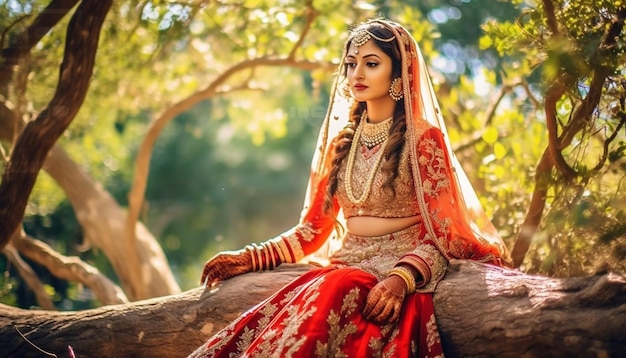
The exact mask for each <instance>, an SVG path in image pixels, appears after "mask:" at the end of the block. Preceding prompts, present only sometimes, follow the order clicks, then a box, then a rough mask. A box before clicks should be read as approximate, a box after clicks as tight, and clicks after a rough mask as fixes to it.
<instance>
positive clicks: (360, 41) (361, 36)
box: [348, 29, 396, 54]
mask: <svg viewBox="0 0 626 358" xmlns="http://www.w3.org/2000/svg"><path fill="white" fill-rule="evenodd" d="M372 37H373V38H375V39H376V40H378V41H382V42H391V41H393V40H395V39H396V37H395V36H391V37H390V38H387V39H384V38H381V37H380V36H376V35H374V34H373V33H371V32H370V31H369V30H367V29H360V30H358V31H356V32H355V33H354V34H353V35H352V36H350V39H348V42H349V43H352V44H353V45H354V47H356V51H354V53H355V54H358V53H359V47H361V46H363V45H364V44H365V43H366V42H367V41H369V40H370V39H371V38H372Z"/></svg>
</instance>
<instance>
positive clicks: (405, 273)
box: [389, 266, 415, 293]
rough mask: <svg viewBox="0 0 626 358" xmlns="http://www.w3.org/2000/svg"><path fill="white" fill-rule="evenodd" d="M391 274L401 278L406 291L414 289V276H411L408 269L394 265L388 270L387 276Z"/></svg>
mask: <svg viewBox="0 0 626 358" xmlns="http://www.w3.org/2000/svg"><path fill="white" fill-rule="evenodd" d="M391 275H396V276H399V277H400V278H401V279H402V280H404V283H406V288H407V292H409V293H411V292H413V291H415V277H413V274H412V273H411V271H409V269H407V268H406V267H402V266H396V267H394V268H393V269H392V270H391V272H389V276H391Z"/></svg>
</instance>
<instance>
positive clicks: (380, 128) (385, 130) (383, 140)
mask: <svg viewBox="0 0 626 358" xmlns="http://www.w3.org/2000/svg"><path fill="white" fill-rule="evenodd" d="M392 120H393V116H392V117H389V118H387V119H385V120H384V121H382V122H378V123H368V122H367V111H365V110H364V111H363V114H362V115H361V121H360V122H359V126H358V128H357V129H356V132H355V133H354V138H353V139H352V145H351V146H350V153H349V154H348V163H347V167H346V178H345V180H344V187H345V190H346V194H347V196H348V199H350V202H352V204H354V205H361V204H363V203H364V202H365V200H367V197H368V196H369V194H370V190H371V189H372V183H373V182H374V177H375V176H376V173H377V172H378V168H379V167H380V164H381V163H382V161H383V157H384V156H385V154H384V152H385V147H386V146H387V139H388V138H389V129H390V128H391V123H392ZM359 143H363V145H364V146H366V147H367V148H368V149H372V148H374V147H375V146H377V145H380V148H378V151H379V152H380V153H379V154H378V159H377V160H376V163H375V164H374V166H373V168H372V170H371V171H370V173H369V176H368V177H367V182H366V183H365V187H364V188H363V192H362V193H361V196H360V197H358V198H357V197H355V196H354V192H353V191H352V169H353V168H354V162H355V160H356V150H357V147H359Z"/></svg>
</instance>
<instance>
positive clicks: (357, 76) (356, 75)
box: [352, 64, 363, 81]
mask: <svg viewBox="0 0 626 358" xmlns="http://www.w3.org/2000/svg"><path fill="white" fill-rule="evenodd" d="M352 80H353V81H360V80H363V66H361V65H360V64H357V65H356V66H355V67H354V70H353V71H352Z"/></svg>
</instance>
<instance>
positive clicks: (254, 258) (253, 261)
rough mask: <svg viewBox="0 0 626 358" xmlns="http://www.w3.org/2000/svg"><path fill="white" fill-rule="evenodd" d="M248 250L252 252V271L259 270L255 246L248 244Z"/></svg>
mask: <svg viewBox="0 0 626 358" xmlns="http://www.w3.org/2000/svg"><path fill="white" fill-rule="evenodd" d="M245 249H246V252H249V253H250V257H251V258H252V271H253V272H254V271H257V270H258V265H257V261H256V254H255V253H254V246H252V245H246V248H245Z"/></svg>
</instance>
